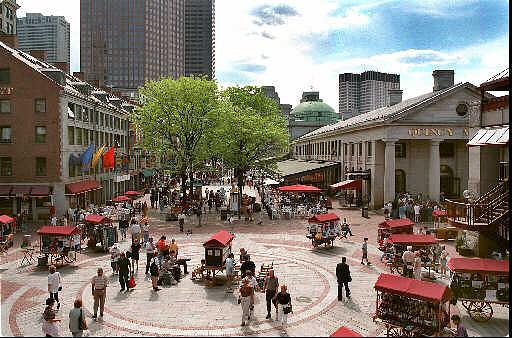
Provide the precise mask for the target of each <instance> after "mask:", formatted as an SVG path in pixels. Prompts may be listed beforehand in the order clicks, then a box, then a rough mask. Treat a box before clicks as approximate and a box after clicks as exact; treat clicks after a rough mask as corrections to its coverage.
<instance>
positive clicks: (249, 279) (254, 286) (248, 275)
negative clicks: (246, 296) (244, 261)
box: [244, 270, 258, 319]
mask: <svg viewBox="0 0 512 338" xmlns="http://www.w3.org/2000/svg"><path fill="white" fill-rule="evenodd" d="M244 280H247V282H248V283H249V286H250V287H251V288H252V289H253V291H256V290H257V289H258V281H257V280H256V277H254V273H253V272H252V271H251V270H247V271H246V272H245V278H244ZM250 310H251V313H252V311H254V292H253V293H252V295H251V307H250ZM251 313H249V319H251Z"/></svg>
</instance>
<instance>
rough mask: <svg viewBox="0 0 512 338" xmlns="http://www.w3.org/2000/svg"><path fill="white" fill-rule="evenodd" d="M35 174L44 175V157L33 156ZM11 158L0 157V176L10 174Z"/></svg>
mask: <svg viewBox="0 0 512 338" xmlns="http://www.w3.org/2000/svg"><path fill="white" fill-rule="evenodd" d="M34 174H35V176H46V175H47V173H46V157H36V158H35V173H34ZM12 175H13V173H12V158H11V157H5V156H4V157H0V176H12Z"/></svg>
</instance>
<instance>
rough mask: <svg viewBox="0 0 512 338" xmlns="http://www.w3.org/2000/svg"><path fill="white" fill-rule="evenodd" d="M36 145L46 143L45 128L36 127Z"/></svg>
mask: <svg viewBox="0 0 512 338" xmlns="http://www.w3.org/2000/svg"><path fill="white" fill-rule="evenodd" d="M36 143H46V127H45V126H37V127H36Z"/></svg>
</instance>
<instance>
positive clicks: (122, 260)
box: [117, 252, 130, 292]
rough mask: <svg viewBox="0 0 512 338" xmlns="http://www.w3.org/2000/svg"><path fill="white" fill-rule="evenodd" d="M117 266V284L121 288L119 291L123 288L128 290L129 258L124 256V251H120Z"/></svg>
mask: <svg viewBox="0 0 512 338" xmlns="http://www.w3.org/2000/svg"><path fill="white" fill-rule="evenodd" d="M117 266H118V269H119V284H120V285H121V290H119V292H121V291H124V290H125V286H126V291H127V292H128V290H129V288H128V278H129V275H130V260H129V259H128V258H127V257H126V255H125V253H124V252H121V254H120V256H119V260H118V261H117Z"/></svg>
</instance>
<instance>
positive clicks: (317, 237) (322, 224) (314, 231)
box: [306, 213, 341, 248]
mask: <svg viewBox="0 0 512 338" xmlns="http://www.w3.org/2000/svg"><path fill="white" fill-rule="evenodd" d="M339 220H340V218H339V217H338V215H336V214H334V213H329V214H318V215H315V216H313V217H311V218H310V219H309V220H308V222H309V224H308V225H307V227H306V231H307V235H306V237H307V238H309V239H310V240H311V244H312V245H313V247H315V248H316V247H318V246H320V245H322V244H324V245H325V246H326V247H333V245H334V240H335V239H336V237H338V236H340V234H341V228H340V224H339Z"/></svg>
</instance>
